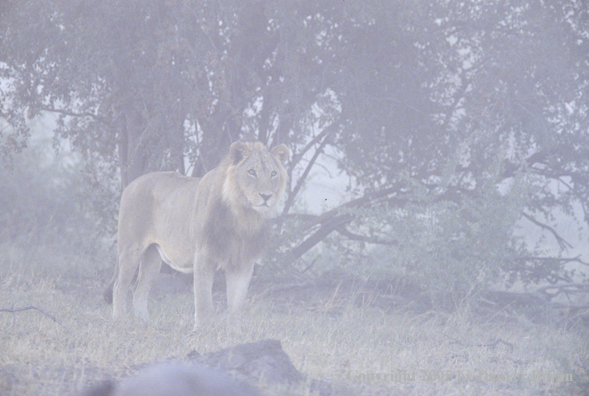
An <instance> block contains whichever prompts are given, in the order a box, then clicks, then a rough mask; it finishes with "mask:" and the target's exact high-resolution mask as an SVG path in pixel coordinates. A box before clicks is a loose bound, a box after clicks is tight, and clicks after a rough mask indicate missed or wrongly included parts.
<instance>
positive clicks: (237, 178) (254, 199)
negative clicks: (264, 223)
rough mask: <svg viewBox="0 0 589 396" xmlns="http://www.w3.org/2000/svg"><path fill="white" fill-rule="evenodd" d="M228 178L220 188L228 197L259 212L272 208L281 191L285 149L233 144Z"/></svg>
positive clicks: (281, 146) (284, 176) (255, 144)
mask: <svg viewBox="0 0 589 396" xmlns="http://www.w3.org/2000/svg"><path fill="white" fill-rule="evenodd" d="M229 155H230V158H231V161H232V165H231V166H230V168H229V172H228V174H229V177H228V178H227V182H226V183H225V185H224V186H223V190H224V191H223V192H224V194H225V195H226V196H227V197H231V199H232V200H233V201H234V202H236V203H239V204H240V205H241V206H242V207H249V208H252V209H254V210H256V211H257V212H260V213H264V214H265V213H267V212H268V211H269V210H270V209H272V208H274V207H275V206H276V204H277V202H278V200H279V199H280V197H281V196H282V194H283V192H284V187H285V185H286V179H287V175H286V171H285V170H284V167H283V164H284V163H286V161H288V157H289V150H288V148H287V147H286V146H284V145H280V146H277V147H274V148H273V149H272V150H271V151H268V149H267V148H266V147H265V146H264V145H262V144H261V143H243V142H236V143H233V144H232V145H231V149H230V154H229Z"/></svg>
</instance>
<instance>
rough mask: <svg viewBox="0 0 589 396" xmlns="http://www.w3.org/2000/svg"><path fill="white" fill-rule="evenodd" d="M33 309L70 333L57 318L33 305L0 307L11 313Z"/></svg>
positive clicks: (0, 310)
mask: <svg viewBox="0 0 589 396" xmlns="http://www.w3.org/2000/svg"><path fill="white" fill-rule="evenodd" d="M31 309H34V310H36V311H39V312H41V313H42V314H44V315H46V316H48V317H49V318H51V319H52V320H53V321H54V322H55V323H57V324H58V325H60V326H61V327H63V328H64V330H65V331H67V332H68V333H70V334H72V331H71V330H70V329H69V328H68V327H67V326H66V325H64V324H63V323H61V322H60V321H59V320H58V319H56V318H55V316H53V315H51V314H50V313H48V312H46V311H45V310H43V309H41V308H39V307H37V306H35V305H27V306H26V307H18V308H5V307H0V312H11V313H16V312H21V311H28V310H31Z"/></svg>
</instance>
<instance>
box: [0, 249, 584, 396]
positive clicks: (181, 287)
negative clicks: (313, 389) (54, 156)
mask: <svg viewBox="0 0 589 396" xmlns="http://www.w3.org/2000/svg"><path fill="white" fill-rule="evenodd" d="M0 264H1V265H0V308H18V307H25V306H29V305H34V306H35V307H38V308H40V309H42V310H43V311H45V313H47V314H50V315H51V316H53V318H55V320H53V319H52V318H51V317H49V316H48V315H46V314H45V313H43V312H40V311H37V310H34V309H33V310H26V311H21V312H15V313H10V312H0V351H2V353H1V354H0V394H1V395H6V396H9V395H19V396H26V395H35V396H39V395H56V394H59V395H76V394H77V393H79V391H80V390H81V389H83V388H84V387H85V386H87V385H88V384H92V383H95V382H96V381H99V380H102V379H104V378H108V377H114V378H120V377H122V376H125V375H129V374H130V373H132V372H134V371H135V370H136V369H137V368H138V367H140V366H142V365H146V364H151V363H153V362H157V361H162V360H165V359H168V358H177V359H183V358H186V355H187V354H188V353H190V352H191V351H193V350H196V351H197V352H199V353H201V354H202V353H208V352H212V351H215V350H218V349H221V348H226V347H232V346H235V345H237V344H241V343H245V342H253V341H259V340H262V339H267V338H272V339H277V340H280V341H281V343H282V348H283V349H284V351H285V352H286V353H287V354H288V356H290V358H291V360H292V362H293V364H294V366H295V367H296V368H297V369H298V370H299V371H300V372H302V373H303V374H305V375H307V376H308V377H309V378H314V379H320V380H323V381H327V382H329V383H331V384H332V385H333V388H332V389H333V390H334V394H338V395H353V394H358V395H446V394H462V395H479V394H483V393H484V394H486V395H541V394H579V395H581V394H584V393H583V392H585V388H586V387H587V385H588V384H589V380H588V378H587V373H588V372H589V340H588V337H587V328H586V327H583V326H582V325H581V324H580V325H577V326H572V327H564V326H562V325H556V324H554V323H538V322H537V321H530V320H529V319H528V318H527V317H526V316H525V315H524V314H521V313H520V314H518V313H516V312H513V311H510V312H507V313H508V314H506V311H505V310H504V309H503V310H502V311H501V312H497V313H496V314H495V315H481V314H479V313H473V312H472V311H471V310H470V309H468V307H464V308H461V309H459V310H457V311H455V312H451V313H448V312H437V311H432V310H430V309H427V307H425V306H423V305H420V304H419V302H418V301H415V300H408V299H406V298H405V297H403V293H404V292H407V290H400V289H399V288H398V287H397V286H395V285H394V284H393V283H392V282H388V283H387V282H385V281H379V282H375V281H371V282H365V281H361V280H358V279H356V278H352V277H346V276H344V275H342V274H330V275H329V276H326V277H323V278H321V279H320V280H319V281H313V280H304V279H294V278H292V277H291V278H285V277H282V278H279V280H278V281H275V282H273V283H272V284H270V283H269V282H268V281H263V280H262V279H261V278H255V279H254V281H253V283H252V287H251V290H250V294H249V299H248V303H247V307H246V312H247V315H246V317H245V319H244V321H243V332H242V333H241V334H237V333H234V332H228V331H226V330H225V326H224V323H223V320H224V313H225V312H226V307H225V304H224V303H223V298H224V294H223V290H222V287H218V288H217V289H216V292H215V300H216V303H217V307H216V310H217V315H216V319H215V320H214V321H213V322H212V323H211V324H210V326H208V327H206V328H203V329H199V330H197V331H193V300H192V295H191V291H190V285H189V284H188V283H187V282H186V280H185V278H182V277H179V276H177V275H173V274H169V273H167V274H162V275H161V276H160V279H158V284H157V285H156V288H155V290H154V292H153V294H152V298H151V301H150V310H151V314H152V321H151V322H150V323H149V324H145V323H143V322H140V321H137V320H135V319H133V318H132V317H131V316H129V317H127V318H124V319H123V320H120V321H116V322H113V320H112V319H111V309H112V308H111V307H110V306H108V305H106V303H105V302H104V301H103V299H102V291H103V290H104V287H105V285H106V283H108V280H109V278H110V273H109V271H106V270H104V271H92V272H89V273H88V274H86V275H79V274H74V275H71V276H65V275H61V274H60V273H59V271H57V272H56V271H53V272H52V271H40V270H35V269H32V268H30V267H27V266H25V265H23V264H22V263H14V262H7V261H4V262H0ZM256 385H258V386H259V387H260V388H261V389H262V391H263V392H264V393H265V394H267V395H284V394H288V395H304V394H307V393H308V390H309V389H308V388H307V389H306V388H305V385H304V384H303V385H302V386H301V387H299V388H298V389H290V390H288V391H285V390H284V389H275V388H272V387H268V386H266V385H265V384H263V383H261V384H256Z"/></svg>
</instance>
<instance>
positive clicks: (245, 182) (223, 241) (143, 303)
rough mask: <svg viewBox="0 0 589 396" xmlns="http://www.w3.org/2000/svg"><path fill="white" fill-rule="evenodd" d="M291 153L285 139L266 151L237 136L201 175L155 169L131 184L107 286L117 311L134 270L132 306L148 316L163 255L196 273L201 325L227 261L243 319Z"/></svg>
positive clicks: (232, 296) (233, 312) (232, 299)
mask: <svg viewBox="0 0 589 396" xmlns="http://www.w3.org/2000/svg"><path fill="white" fill-rule="evenodd" d="M288 158H289V150H288V148H287V147H286V146H284V145H280V146H277V147H274V148H273V149H272V150H271V151H269V150H268V149H267V148H266V147H265V146H264V145H263V144H261V143H259V142H255V143H243V142H236V143H233V144H232V145H231V147H230V150H229V154H228V155H227V156H226V157H225V158H224V159H223V161H222V162H221V164H220V165H219V166H218V167H217V168H215V169H213V170H211V171H210V172H208V173H207V174H206V175H204V177H203V178H202V179H197V178H190V177H186V176H182V175H180V174H178V173H175V172H155V173H149V174H147V175H144V176H141V177H139V178H137V179H136V180H134V181H133V182H132V183H131V184H129V185H128V186H127V187H126V188H125V190H124V191H123V195H122V197H121V205H120V210H119V226H118V255H119V260H118V265H117V266H116V268H115V273H114V276H113V279H112V281H111V284H110V286H109V288H108V289H107V290H106V292H105V298H106V300H107V301H112V303H113V316H114V317H118V316H121V315H122V314H123V313H124V312H125V311H126V297H127V292H128V290H129V286H130V285H131V282H132V281H133V278H134V277H135V275H136V274H137V283H136V286H135V290H134V294H133V306H134V310H135V314H136V315H137V316H139V317H143V318H147V317H148V314H147V296H148V293H149V290H150V289H151V286H152V284H153V282H154V281H155V279H156V278H157V276H158V274H159V271H160V268H161V264H162V261H163V262H165V263H167V264H168V265H170V266H171V267H172V268H174V269H176V270H178V271H181V272H184V273H190V272H193V273H194V299H195V324H196V325H198V324H200V323H201V322H203V321H204V320H205V319H207V317H209V316H210V314H211V313H212V309H213V301H212V285H213V277H214V273H215V271H216V270H217V269H223V270H224V271H225V276H226V280H227V301H228V305H229V311H230V318H231V319H232V321H234V322H236V323H237V324H238V323H239V311H240V309H241V306H242V305H243V303H244V300H245V297H246V293H247V289H248V287H249V282H250V279H251V275H252V271H253V266H254V261H256V260H258V259H259V258H260V257H261V256H262V254H263V253H264V249H265V246H266V242H267V239H268V225H267V222H266V219H267V218H268V216H270V215H271V214H273V210H274V208H275V207H276V204H277V203H278V201H279V200H280V197H281V196H282V194H283V193H284V188H285V185H286V180H287V175H286V171H285V170H284V167H283V164H285V163H286V162H287V161H288Z"/></svg>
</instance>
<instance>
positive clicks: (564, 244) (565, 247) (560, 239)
mask: <svg viewBox="0 0 589 396" xmlns="http://www.w3.org/2000/svg"><path fill="white" fill-rule="evenodd" d="M522 215H523V216H524V217H525V218H526V219H528V220H530V221H531V222H532V223H534V224H536V225H537V226H539V227H540V228H542V229H543V230H547V231H549V232H550V233H551V234H552V235H553V236H554V238H555V239H556V242H558V246H559V247H560V249H561V250H568V249H569V248H572V247H573V245H571V244H570V243H568V242H567V241H566V240H565V239H564V238H563V237H561V236H560V235H559V234H558V233H557V232H556V230H555V229H554V228H552V227H550V226H549V225H548V224H544V223H542V222H540V221H538V220H536V219H535V218H533V217H532V216H530V215H529V214H526V213H522Z"/></svg>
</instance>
